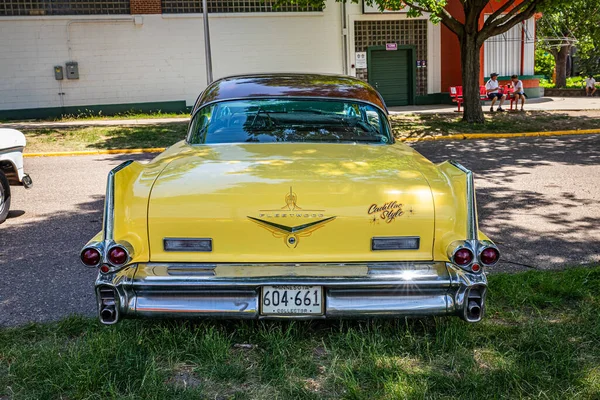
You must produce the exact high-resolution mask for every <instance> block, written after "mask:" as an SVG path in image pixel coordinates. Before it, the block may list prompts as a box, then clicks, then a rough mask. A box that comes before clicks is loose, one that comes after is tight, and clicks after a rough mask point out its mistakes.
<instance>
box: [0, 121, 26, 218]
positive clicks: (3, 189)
mask: <svg viewBox="0 0 600 400" xmlns="http://www.w3.org/2000/svg"><path fill="white" fill-rule="evenodd" d="M26 144H27V141H26V140H25V135H23V134H22V133H21V132H19V131H17V130H15V129H0V224H1V223H3V222H4V221H5V220H6V217H7V216H8V211H9V209H10V186H9V185H10V184H12V185H18V184H22V185H23V186H25V188H26V189H29V188H30V187H31V186H32V185H33V182H32V181H31V177H29V175H27V174H26V173H25V172H24V171H23V150H24V149H25V145H26Z"/></svg>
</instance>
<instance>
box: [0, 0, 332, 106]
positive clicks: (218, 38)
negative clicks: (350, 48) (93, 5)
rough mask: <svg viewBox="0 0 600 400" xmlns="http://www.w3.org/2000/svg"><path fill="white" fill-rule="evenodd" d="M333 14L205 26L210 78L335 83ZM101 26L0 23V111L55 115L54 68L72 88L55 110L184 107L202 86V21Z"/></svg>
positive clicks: (227, 19)
mask: <svg viewBox="0 0 600 400" xmlns="http://www.w3.org/2000/svg"><path fill="white" fill-rule="evenodd" d="M339 7H340V6H339V4H337V3H335V2H334V1H333V0H330V1H329V3H328V6H327V8H326V9H325V11H324V12H323V13H313V14H302V15H301V14H289V13H288V14H283V13H281V14H260V15H257V14H252V15H250V14H245V15H243V14H242V15H227V16H224V15H213V16H211V19H210V28H211V39H212V53H213V70H214V76H215V78H219V77H222V76H226V75H231V74H237V73H247V72H290V71H293V72H326V73H342V71H343V67H342V50H341V40H342V39H341V22H340V20H341V16H340V10H339ZM115 18H120V19H122V18H129V17H128V16H118V17H115ZM108 19H110V18H108V17H98V16H94V17H90V18H81V17H74V18H70V17H10V18H0V110H11V109H27V108H42V107H44V108H45V107H60V106H61V105H62V104H61V96H59V95H58V93H59V92H60V87H59V82H58V81H56V80H55V79H54V71H53V66H54V65H63V66H64V65H65V63H66V62H67V61H70V60H71V59H72V60H73V61H77V62H78V63H79V74H80V79H79V80H68V79H65V80H63V81H62V92H64V93H65V95H64V96H63V99H62V100H63V101H64V106H86V105H98V104H121V103H144V102H157V101H175V100H185V101H186V102H187V104H188V105H191V104H193V102H194V101H195V99H196V97H197V96H198V94H199V93H200V92H201V90H202V89H203V88H204V87H205V86H206V72H205V63H204V41H203V27H202V18H201V16H200V15H176V16H173V15H162V16H161V15H145V16H144V20H143V25H137V26H136V25H135V24H134V23H133V21H132V20H128V21H118V22H115V21H109V20H108ZM83 20H86V21H83ZM67 30H68V32H69V33H68V34H67ZM68 37H70V41H68ZM69 43H70V49H71V50H70V52H69ZM69 53H70V54H69Z"/></svg>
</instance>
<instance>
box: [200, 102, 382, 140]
mask: <svg viewBox="0 0 600 400" xmlns="http://www.w3.org/2000/svg"><path fill="white" fill-rule="evenodd" d="M188 142H189V143H191V144H213V143H270V142H327V143H354V142H358V143H363V142H364V143H391V142H392V138H391V135H390V129H389V126H388V121H387V118H386V116H385V115H384V114H383V112H381V110H379V109H378V108H376V107H374V106H372V105H369V104H365V103H360V102H352V101H334V100H308V99H257V100H250V99H248V100H231V101H223V102H219V103H214V104H210V105H208V106H206V107H203V108H202V109H200V110H199V111H198V112H197V113H196V115H195V116H194V118H193V120H192V122H191V124H190V129H189V133H188Z"/></svg>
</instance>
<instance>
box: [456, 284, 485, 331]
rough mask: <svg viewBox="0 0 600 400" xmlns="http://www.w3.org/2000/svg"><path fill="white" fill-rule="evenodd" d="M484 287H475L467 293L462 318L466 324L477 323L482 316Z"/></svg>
mask: <svg viewBox="0 0 600 400" xmlns="http://www.w3.org/2000/svg"><path fill="white" fill-rule="evenodd" d="M485 290H486V289H485V287H480V286H476V287H473V288H471V289H470V290H468V291H467V296H466V299H465V303H464V309H463V313H462V315H461V316H462V318H463V319H464V320H465V321H467V322H479V321H481V319H482V318H483V314H484V302H485Z"/></svg>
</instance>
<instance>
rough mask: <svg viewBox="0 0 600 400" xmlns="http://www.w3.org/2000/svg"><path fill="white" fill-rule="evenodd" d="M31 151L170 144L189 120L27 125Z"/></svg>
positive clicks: (106, 148)
mask: <svg viewBox="0 0 600 400" xmlns="http://www.w3.org/2000/svg"><path fill="white" fill-rule="evenodd" d="M23 132H24V133H25V135H26V137H27V139H28V141H29V144H30V146H29V148H28V151H30V152H31V151H35V152H44V151H71V150H97V149H100V150H112V149H137V148H154V147H168V146H171V145H172V144H173V143H176V142H178V141H180V140H183V139H184V138H185V135H186V132H187V123H185V122H181V123H168V124H153V125H130V126H89V127H80V126H77V127H69V128H44V129H28V130H24V131H23Z"/></svg>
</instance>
